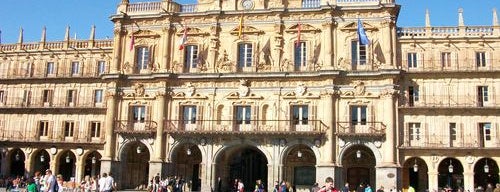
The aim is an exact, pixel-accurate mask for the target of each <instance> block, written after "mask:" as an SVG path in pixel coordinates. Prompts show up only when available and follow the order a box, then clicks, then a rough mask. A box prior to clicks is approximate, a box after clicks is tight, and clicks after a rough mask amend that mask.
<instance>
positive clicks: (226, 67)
mask: <svg viewBox="0 0 500 192" xmlns="http://www.w3.org/2000/svg"><path fill="white" fill-rule="evenodd" d="M233 66H234V62H232V61H230V60H229V58H228V55H227V52H226V50H224V51H223V53H222V54H221V55H220V56H219V59H218V60H217V72H230V71H231V68H232V67H233Z"/></svg>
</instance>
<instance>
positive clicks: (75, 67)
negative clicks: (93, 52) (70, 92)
mask: <svg viewBox="0 0 500 192" xmlns="http://www.w3.org/2000/svg"><path fill="white" fill-rule="evenodd" d="M79 73H80V63H79V62H78V61H73V62H71V75H78V74H79Z"/></svg>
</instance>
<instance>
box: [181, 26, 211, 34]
mask: <svg viewBox="0 0 500 192" xmlns="http://www.w3.org/2000/svg"><path fill="white" fill-rule="evenodd" d="M184 30H187V32H186V35H187V36H206V35H209V33H208V32H204V31H202V30H201V29H199V28H196V27H187V28H182V29H181V30H179V31H178V32H177V36H182V35H184Z"/></svg>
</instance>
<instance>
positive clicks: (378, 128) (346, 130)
mask: <svg viewBox="0 0 500 192" xmlns="http://www.w3.org/2000/svg"><path fill="white" fill-rule="evenodd" d="M385 129H386V125H384V124H383V123H382V122H359V123H353V122H338V123H337V135H338V136H341V137H381V136H384V135H385Z"/></svg>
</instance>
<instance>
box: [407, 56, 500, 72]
mask: <svg viewBox="0 0 500 192" xmlns="http://www.w3.org/2000/svg"><path fill="white" fill-rule="evenodd" d="M449 63H450V64H446V65H444V64H443V61H442V60H441V59H438V60H417V61H413V62H408V60H402V63H401V65H402V68H403V70H405V71H408V72H416V73H418V72H473V71H480V72H490V71H498V70H500V65H497V63H500V62H499V61H496V60H493V59H486V60H482V61H477V60H476V59H464V60H453V61H449ZM478 63H479V64H478ZM411 64H413V67H410V66H409V65H411Z"/></svg>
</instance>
